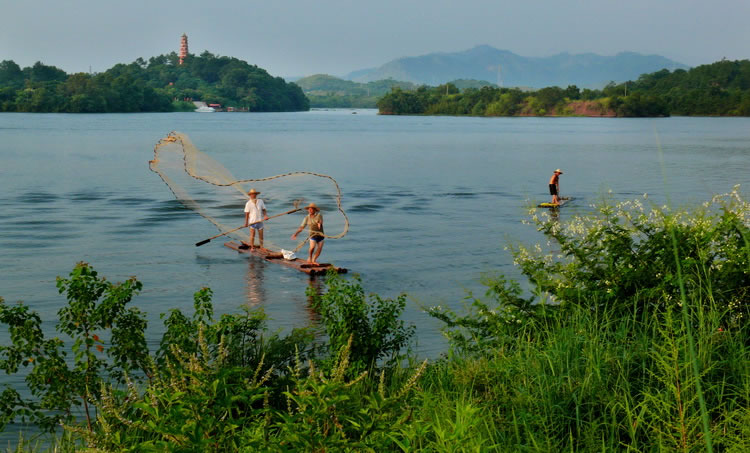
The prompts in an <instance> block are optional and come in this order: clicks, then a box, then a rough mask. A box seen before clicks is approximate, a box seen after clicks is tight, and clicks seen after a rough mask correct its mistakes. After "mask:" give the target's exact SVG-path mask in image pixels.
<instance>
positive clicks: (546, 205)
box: [537, 197, 575, 209]
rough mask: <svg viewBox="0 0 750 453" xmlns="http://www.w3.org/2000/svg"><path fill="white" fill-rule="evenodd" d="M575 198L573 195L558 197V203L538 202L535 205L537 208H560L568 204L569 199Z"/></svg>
mask: <svg viewBox="0 0 750 453" xmlns="http://www.w3.org/2000/svg"><path fill="white" fill-rule="evenodd" d="M573 200H575V198H573V197H566V198H560V204H554V203H539V204H538V205H537V208H551V209H557V208H562V207H563V206H565V205H566V204H568V202H569V201H573Z"/></svg>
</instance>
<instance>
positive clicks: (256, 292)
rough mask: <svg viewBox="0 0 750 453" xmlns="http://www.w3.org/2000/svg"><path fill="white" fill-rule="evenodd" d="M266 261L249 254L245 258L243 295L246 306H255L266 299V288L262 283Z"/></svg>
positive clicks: (261, 303)
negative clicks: (245, 268)
mask: <svg viewBox="0 0 750 453" xmlns="http://www.w3.org/2000/svg"><path fill="white" fill-rule="evenodd" d="M267 266H268V263H266V262H265V261H264V260H262V259H259V258H255V257H252V256H249V257H248V258H247V275H246V277H245V296H246V300H247V304H246V305H247V306H248V307H249V308H255V307H258V306H261V305H263V303H264V302H265V301H266V289H265V285H264V283H263V273H264V272H265V270H266V267H267Z"/></svg>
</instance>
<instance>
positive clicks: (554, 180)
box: [549, 168, 563, 204]
mask: <svg viewBox="0 0 750 453" xmlns="http://www.w3.org/2000/svg"><path fill="white" fill-rule="evenodd" d="M561 174H563V172H562V170H560V169H559V168H558V169H557V170H555V172H554V173H552V177H551V178H549V194H550V195H552V204H560V175H561Z"/></svg>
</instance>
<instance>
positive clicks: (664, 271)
mask: <svg viewBox="0 0 750 453" xmlns="http://www.w3.org/2000/svg"><path fill="white" fill-rule="evenodd" d="M748 216H750V204H749V203H748V202H746V201H745V200H744V199H742V197H741V196H740V194H739V189H738V187H735V189H734V190H733V191H732V192H731V193H728V194H724V195H717V196H715V197H714V198H713V199H712V200H711V201H710V202H708V203H706V204H704V205H703V206H701V207H699V208H697V209H694V210H670V209H669V208H668V207H666V206H664V207H661V208H659V207H652V208H651V209H650V210H647V209H645V208H644V207H643V205H642V204H641V202H640V201H639V200H635V201H632V202H623V203H618V204H615V205H612V204H610V203H607V202H603V203H602V204H600V205H599V206H597V207H596V211H595V212H594V213H593V214H591V215H586V216H576V217H574V218H573V219H571V220H570V221H569V222H567V223H565V224H563V223H560V222H558V221H557V220H556V219H554V218H550V217H549V216H546V215H543V216H542V217H537V216H536V214H534V217H533V219H534V221H535V222H536V226H537V228H538V229H539V230H540V231H542V232H543V233H544V234H545V235H547V236H548V237H549V238H550V239H551V240H553V241H554V243H555V248H557V249H559V255H560V256H559V259H558V258H556V257H555V256H554V255H553V254H551V253H546V254H545V253H544V252H542V249H541V247H537V248H536V250H532V249H530V248H528V247H525V246H518V247H516V248H515V249H514V256H515V259H516V262H517V263H518V264H519V265H520V267H521V269H522V271H523V273H524V274H525V275H526V276H527V277H528V278H529V280H530V281H531V282H532V284H533V286H534V287H535V288H537V290H538V293H539V294H540V295H547V297H551V298H552V299H554V300H555V301H556V302H557V303H559V304H563V305H566V304H582V305H586V306H594V307H601V308H606V309H609V310H614V311H616V312H617V313H625V312H630V311H634V310H635V311H637V312H640V313H652V312H654V311H655V310H656V311H658V310H660V309H661V308H663V307H664V306H665V305H667V304H678V303H680V302H681V296H680V284H684V286H685V288H686V290H687V297H688V298H689V299H698V298H710V299H711V300H713V301H714V302H715V303H717V304H718V305H719V306H720V307H722V308H723V309H725V310H726V317H725V319H724V322H725V323H726V324H727V325H737V324H739V323H741V322H744V320H746V319H747V317H748V315H750V303H748V294H750V228H749V227H748V224H747V218H748ZM673 236H674V237H675V239H676V240H675V244H676V245H675V247H677V250H676V252H675V251H674V250H673V239H672V238H673ZM675 253H676V254H677V256H679V261H676V260H675ZM678 268H679V269H681V275H679V272H678Z"/></svg>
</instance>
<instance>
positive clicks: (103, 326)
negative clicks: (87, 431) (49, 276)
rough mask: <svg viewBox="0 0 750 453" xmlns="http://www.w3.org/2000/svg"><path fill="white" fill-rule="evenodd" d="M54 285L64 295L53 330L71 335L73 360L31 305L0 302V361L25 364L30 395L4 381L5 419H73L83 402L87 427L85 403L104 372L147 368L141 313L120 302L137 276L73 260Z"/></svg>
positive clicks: (12, 367)
mask: <svg viewBox="0 0 750 453" xmlns="http://www.w3.org/2000/svg"><path fill="white" fill-rule="evenodd" d="M57 287H58V289H59V291H60V293H63V292H64V293H66V296H67V298H68V305H67V306H65V307H63V308H62V309H60V311H59V312H58V318H59V322H58V324H57V330H58V331H59V332H61V333H64V334H66V335H67V336H69V337H70V339H71V340H72V341H73V343H72V345H71V347H70V349H71V351H72V352H73V358H72V360H70V359H68V357H67V352H66V350H65V349H63V346H64V343H63V341H62V340H60V339H58V338H53V339H46V338H45V336H44V332H43V331H42V322H41V318H40V317H39V315H38V314H37V313H36V312H33V311H30V310H29V309H28V307H26V306H24V305H21V304H19V305H17V306H14V307H9V306H7V305H6V304H4V303H3V304H0V321H2V323H3V324H6V325H7V326H8V329H9V332H10V340H11V344H10V345H9V346H0V357H1V358H0V368H2V370H3V371H5V372H6V373H9V374H13V373H16V372H18V371H19V368H20V366H23V367H24V368H26V369H29V368H30V370H28V374H27V375H26V377H25V381H26V383H27V385H28V387H29V390H30V391H31V395H32V398H30V399H28V400H24V399H22V398H21V397H20V395H19V394H18V392H17V391H15V390H14V389H12V388H10V387H8V386H6V389H5V390H4V392H3V396H2V399H1V401H0V404H2V406H1V409H0V410H1V411H2V414H3V420H2V422H3V425H4V424H5V423H7V422H9V421H12V420H14V419H16V418H18V419H20V420H22V421H28V422H31V423H35V424H37V425H38V426H39V427H40V428H42V429H44V430H51V429H53V428H54V427H55V426H56V425H57V424H59V422H60V421H62V420H65V421H70V420H74V419H75V417H74V413H75V412H76V407H78V406H83V415H85V417H86V421H87V425H88V426H89V428H90V427H91V416H92V415H91V411H90V407H89V406H90V404H92V403H93V401H94V400H95V399H96V398H98V396H99V389H100V386H101V385H102V383H103V379H104V376H105V375H108V376H110V377H111V378H114V379H115V380H118V379H122V377H123V376H124V374H125V373H128V372H131V371H134V370H139V371H142V372H144V373H146V374H148V373H149V372H150V366H149V363H150V362H149V358H148V350H147V348H146V341H145V337H144V329H145V327H146V323H145V320H144V314H143V313H142V312H141V311H140V310H138V309H136V308H126V307H125V305H126V304H128V303H129V302H130V300H131V298H132V297H133V295H134V294H136V293H137V292H138V291H140V289H141V283H140V282H139V281H137V280H136V279H135V278H131V279H129V280H127V281H125V282H123V283H119V284H112V283H110V282H108V281H106V280H105V279H103V278H102V279H100V278H98V276H97V273H96V271H94V270H93V269H92V268H91V267H90V266H89V265H88V264H86V263H79V264H77V265H76V267H75V268H74V269H73V271H72V272H71V274H70V278H69V279H63V278H58V279H57ZM107 330H110V332H109V338H106V337H105V333H106V332H107Z"/></svg>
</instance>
